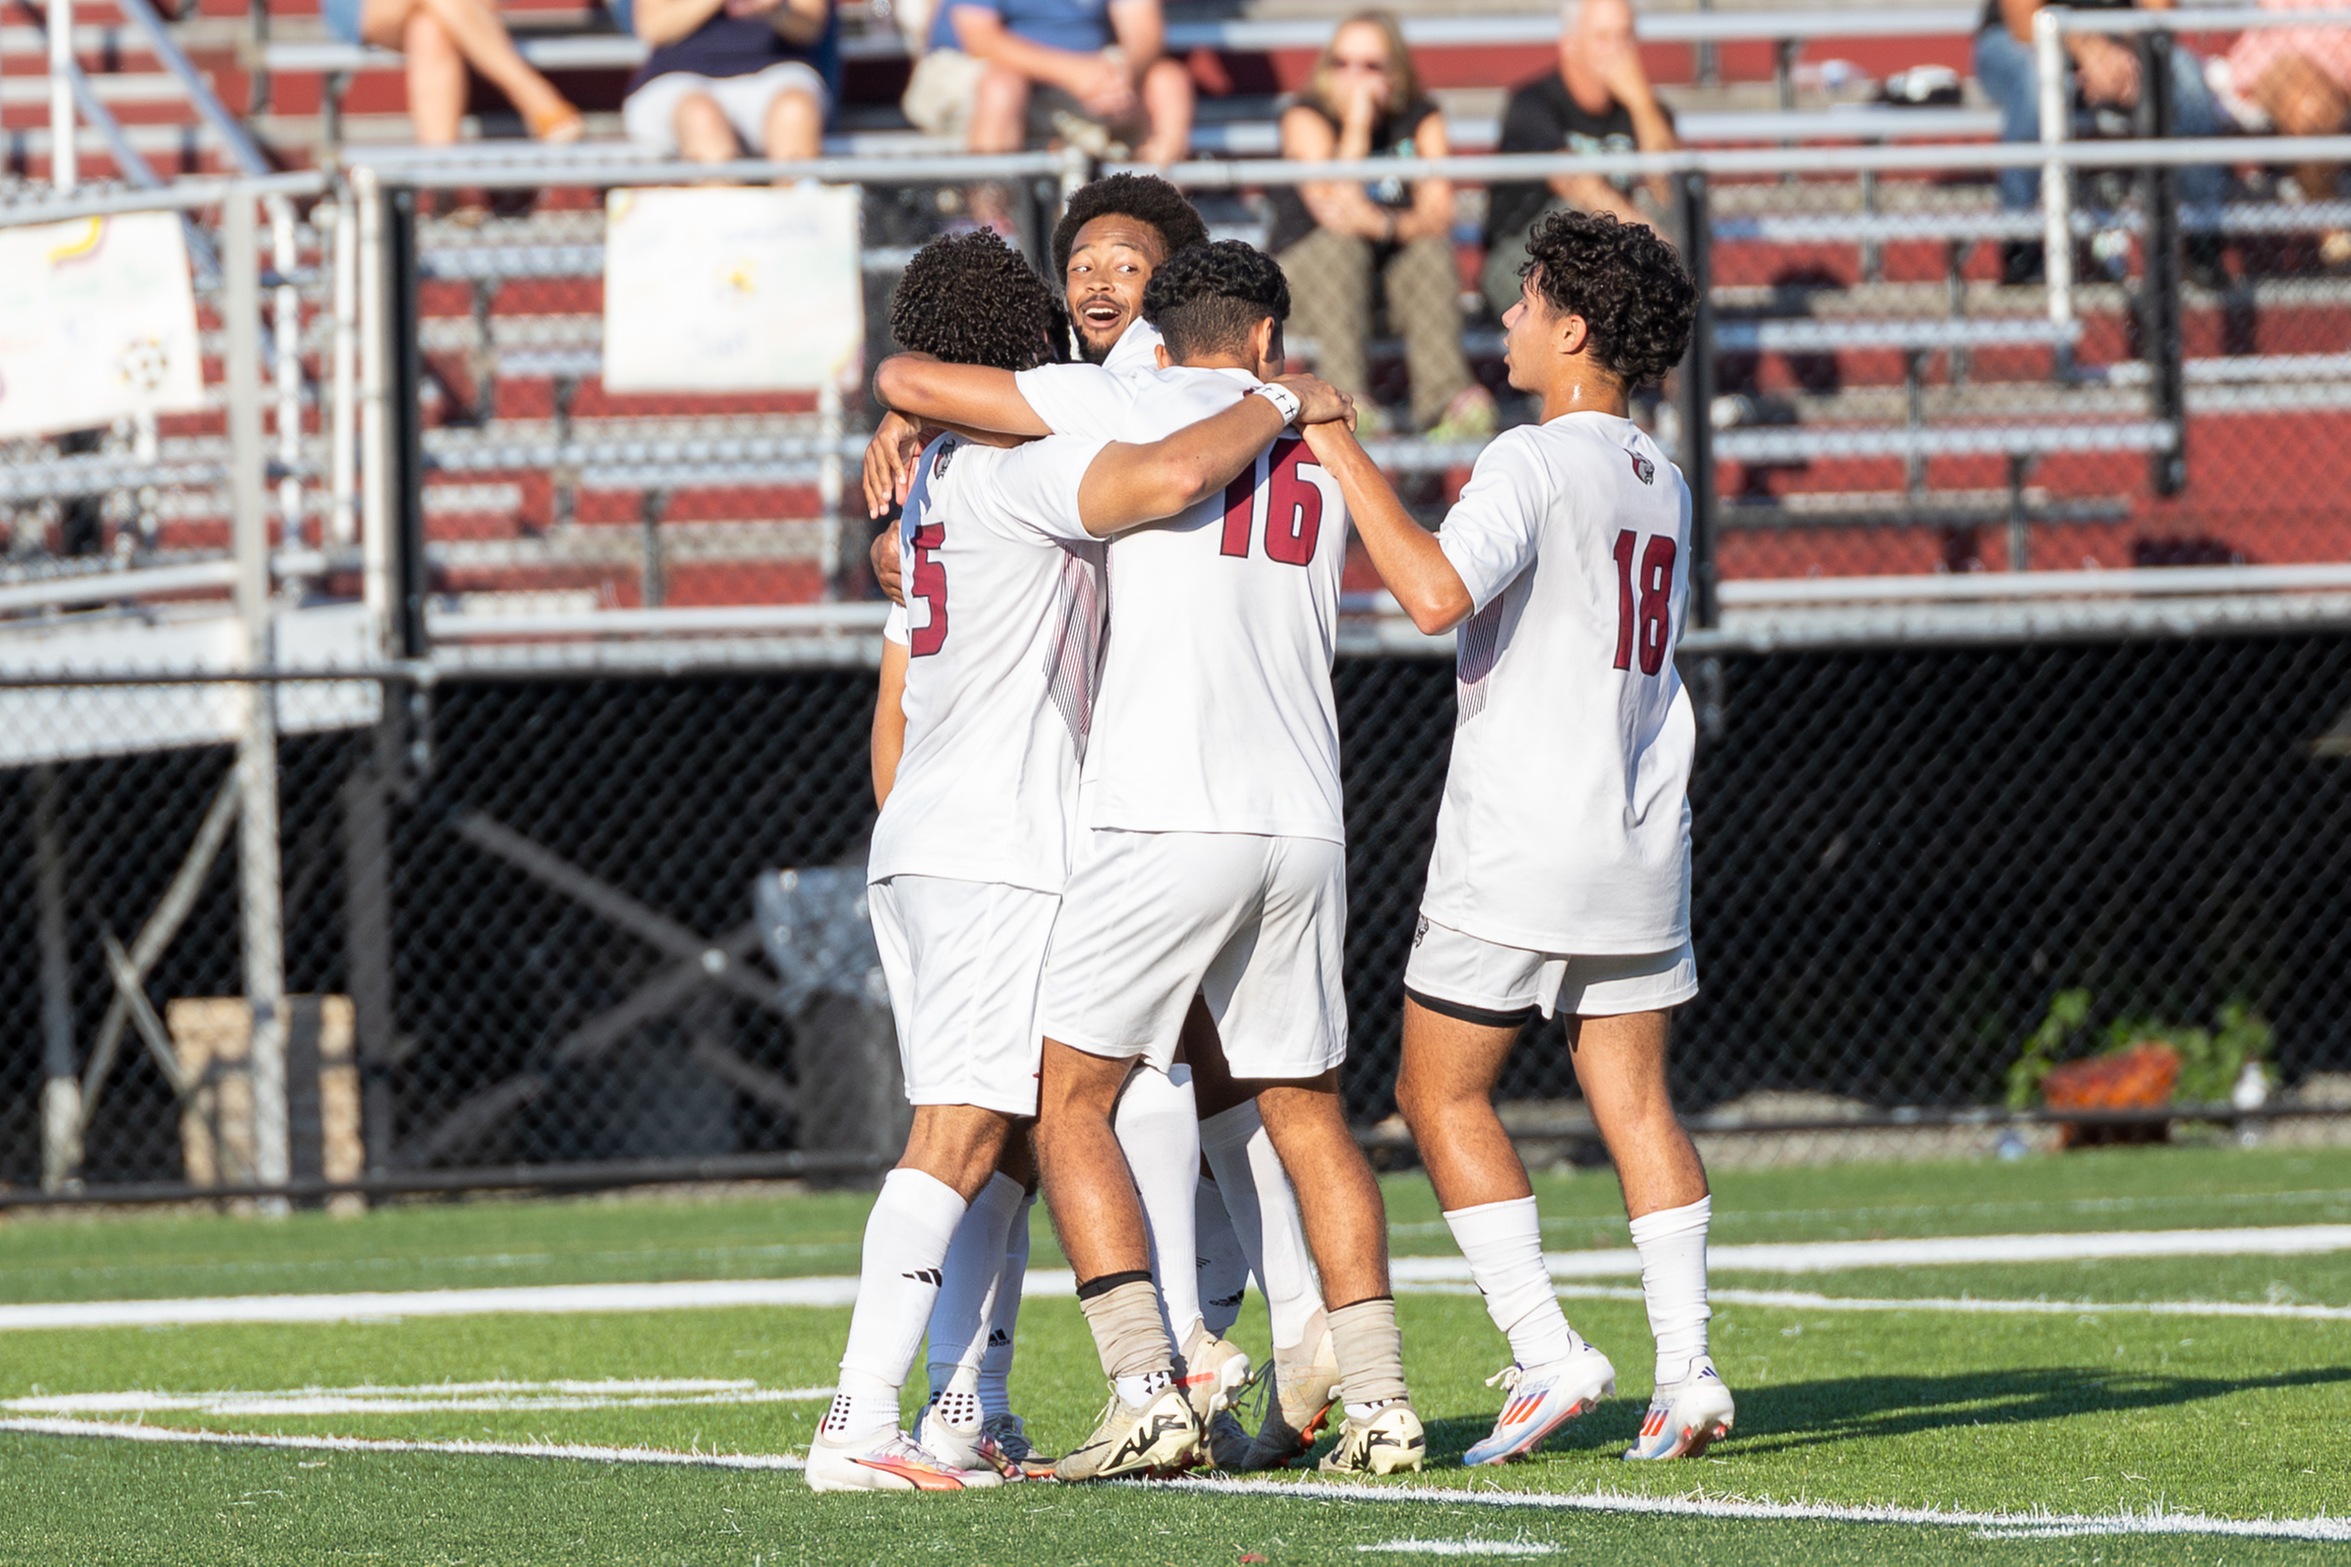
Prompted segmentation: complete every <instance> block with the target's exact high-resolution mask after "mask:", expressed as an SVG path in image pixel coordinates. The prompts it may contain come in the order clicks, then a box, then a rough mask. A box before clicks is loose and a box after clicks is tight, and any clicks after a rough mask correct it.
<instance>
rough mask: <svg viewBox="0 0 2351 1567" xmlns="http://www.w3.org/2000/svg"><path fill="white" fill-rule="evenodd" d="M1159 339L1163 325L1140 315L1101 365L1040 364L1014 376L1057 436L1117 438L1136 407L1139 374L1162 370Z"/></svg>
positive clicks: (1097, 438) (1121, 335)
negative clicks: (1131, 410) (1160, 327)
mask: <svg viewBox="0 0 2351 1567" xmlns="http://www.w3.org/2000/svg"><path fill="white" fill-rule="evenodd" d="M1159 341H1160V339H1159V328H1157V327H1155V326H1153V325H1152V324H1151V323H1150V322H1148V321H1145V320H1143V319H1142V318H1141V317H1140V316H1138V317H1136V318H1135V319H1134V320H1133V321H1130V322H1129V323H1127V329H1126V330H1125V331H1124V332H1122V333H1120V334H1119V339H1118V342H1117V343H1116V344H1114V345H1113V346H1112V348H1111V350H1110V355H1109V357H1108V358H1106V359H1104V360H1103V361H1102V362H1101V363H1100V364H1098V365H1093V364H1066V365H1038V366H1037V367H1036V368H1035V369H1033V370H1023V371H1021V372H1019V373H1018V374H1016V375H1015V376H1013V378H1012V380H1013V384H1014V385H1016V386H1018V387H1019V388H1020V395H1021V397H1022V398H1023V399H1024V400H1025V401H1026V402H1027V403H1028V405H1029V407H1030V408H1031V409H1032V410H1033V411H1034V412H1035V413H1036V416H1037V417H1038V418H1040V419H1042V420H1044V421H1045V428H1047V429H1048V430H1051V431H1052V432H1053V433H1054V434H1055V435H1084V436H1091V437H1092V438H1093V439H1095V440H1098V441H1114V440H1117V439H1118V438H1119V432H1120V431H1121V430H1123V429H1125V428H1126V421H1127V412H1128V410H1129V409H1131V408H1133V407H1134V403H1135V391H1136V387H1137V385H1138V382H1137V380H1136V378H1137V377H1139V376H1140V377H1148V376H1152V375H1156V374H1158V372H1159V357H1158V350H1159Z"/></svg>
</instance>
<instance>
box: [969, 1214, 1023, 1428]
mask: <svg viewBox="0 0 2351 1567" xmlns="http://www.w3.org/2000/svg"><path fill="white" fill-rule="evenodd" d="M1036 1205H1037V1194H1036V1193H1035V1192H1029V1193H1027V1194H1025V1195H1024V1196H1023V1197H1022V1198H1021V1200H1020V1207H1019V1208H1017V1209H1016V1210H1014V1212H1013V1215H1012V1225H1011V1227H1010V1229H1009V1230H1008V1231H1007V1232H1006V1234H1005V1237H1004V1266H1003V1270H1002V1271H1001V1272H999V1273H998V1274H997V1275H996V1293H995V1294H994V1295H993V1296H991V1297H990V1298H989V1301H988V1352H987V1353H986V1354H984V1355H982V1356H981V1357H980V1413H981V1414H982V1415H984V1416H986V1417H987V1418H988V1419H991V1420H993V1419H994V1418H995V1417H996V1416H998V1415H1008V1414H1010V1413H1012V1390H1011V1387H1010V1379H1011V1377H1012V1350H1013V1338H1014V1335H1015V1333H1016V1332H1017V1331H1018V1328H1019V1323H1020V1292H1021V1289H1022V1288H1023V1286H1024V1285H1026V1283H1027V1282H1028V1276H1029V1210H1030V1209H1032V1208H1034V1207H1036Z"/></svg>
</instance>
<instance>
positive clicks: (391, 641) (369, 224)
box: [351, 169, 400, 700]
mask: <svg viewBox="0 0 2351 1567" xmlns="http://www.w3.org/2000/svg"><path fill="white" fill-rule="evenodd" d="M351 205H352V206H353V207H355V208H357V209H358V210H357V212H356V213H355V215H354V216H355V218H356V221H355V222H354V224H353V228H354V230H355V232H354V234H353V237H352V242H353V245H354V247H355V248H356V251H357V257H356V262H357V265H356V272H357V276H356V277H355V279H354V283H355V285H356V287H357V291H358V300H357V310H358V326H357V329H356V334H355V335H356V336H357V338H358V349H359V393H358V396H359V453H358V459H359V483H360V488H359V559H360V563H361V575H360V581H361V584H362V587H361V593H362V597H363V598H364V599H365V601H366V604H367V622H368V629H369V632H370V634H371V637H372V639H373V643H374V651H375V653H376V654H377V656H379V657H382V656H385V655H388V654H389V653H390V652H391V651H392V650H393V649H394V648H396V647H398V646H399V635H398V632H397V630H396V628H397V626H398V625H399V615H400V574H399V565H398V555H397V548H398V546H397V544H396V543H395V540H394V528H395V524H394V522H393V520H392V481H393V476H394V472H395V464H394V462H393V460H392V411H391V407H390V402H389V398H390V388H391V385H392V365H391V359H392V347H391V335H390V334H391V328H390V327H389V325H388V324H387V323H386V320H385V313H386V312H387V311H388V310H389V309H390V304H389V300H388V297H387V296H388V294H389V291H390V287H391V282H390V279H389V277H388V276H387V271H388V263H387V259H386V256H385V250H384V192H383V188H382V187H381V186H379V185H378V184H377V183H376V174H375V170H373V169H354V170H353V171H352V174H351ZM389 696H390V693H388V692H387V693H386V697H387V700H388V699H389Z"/></svg>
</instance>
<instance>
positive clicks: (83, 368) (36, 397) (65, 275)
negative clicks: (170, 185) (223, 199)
mask: <svg viewBox="0 0 2351 1567" xmlns="http://www.w3.org/2000/svg"><path fill="white" fill-rule="evenodd" d="M203 406H204V375H203V365H202V363H201V362H200V361H199V359H198V357H197V346H196V295H195V290H194V289H193V288H191V287H190V286H189V283H188V244H187V238H186V236H185V235H184V234H183V233H182V232H181V229H180V220H179V218H178V217H177V216H176V215H175V214H172V213H169V212H131V213H123V214H121V215H119V216H115V217H107V218H76V219H73V220H71V221H69V222H65V223H41V224H35V225H32V226H30V227H26V228H10V229H0V436H19V435H47V434H51V433H53V432H56V431H60V430H87V429H93V428H98V427H101V426H105V425H109V424H112V423H113V422H114V421H115V420H117V419H122V418H128V417H130V416H132V415H134V414H167V413H192V412H194V411H196V410H198V409H200V408H202V407H203Z"/></svg>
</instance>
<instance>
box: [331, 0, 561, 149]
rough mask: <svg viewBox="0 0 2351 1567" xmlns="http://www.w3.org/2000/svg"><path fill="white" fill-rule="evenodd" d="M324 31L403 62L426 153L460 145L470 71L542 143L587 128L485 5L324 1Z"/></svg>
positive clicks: (468, 1) (479, 0)
mask: <svg viewBox="0 0 2351 1567" xmlns="http://www.w3.org/2000/svg"><path fill="white" fill-rule="evenodd" d="M325 13H326V23H327V29H328V30H329V31H330V32H332V33H333V34H334V35H335V36H336V37H337V38H340V39H342V40H343V41H344V42H345V43H352V44H356V43H370V44H373V45H375V46H376V47H377V48H379V49H396V50H398V51H399V52H400V53H402V54H404V55H406V56H407V57H408V118H409V120H410V121H411V122H412V123H413V124H414V125H415V126H416V139H417V140H418V141H420V142H422V143H424V144H425V145H426V146H428V147H445V146H448V145H450V144H451V143H453V142H455V141H456V140H457V133H458V130H459V128H460V127H461V126H462V125H463V124H464V121H465V100H466V95H467V92H468V90H469V89H470V87H471V83H470V82H469V80H468V79H467V75H466V68H467V67H468V66H470V67H472V68H473V69H474V70H476V71H479V72H480V73H481V74H482V76H483V77H484V78H485V79H486V80H487V81H489V82H490V84H491V85H492V86H494V87H496V88H497V89H498V90H499V91H500V92H502V93H504V94H506V98H507V101H508V102H510V103H512V104H513V105H514V108H515V112H516V113H518V114H520V115H521V116H522V121H523V124H524V125H525V126H526V127H528V128H529V130H530V133H531V134H532V135H533V136H535V137H537V138H538V139H539V140H540V141H552V142H564V141H578V140H579V139H580V133H581V132H582V131H583V130H585V129H586V123H585V122H584V121H583V120H582V119H581V118H580V111H579V110H577V109H575V108H573V107H572V106H571V104H570V102H569V101H568V100H566V99H565V98H564V96H563V94H561V93H559V92H557V91H556V90H555V84H554V83H553V82H550V81H549V80H547V78H546V77H544V76H541V75H540V74H539V73H538V72H537V71H535V70H533V69H532V68H531V64H530V62H529V61H528V60H525V59H524V58H523V57H522V55H521V54H520V53H518V52H517V51H516V50H515V47H514V40H513V39H512V38H511V37H509V36H507V32H506V24H505V23H504V22H501V21H500V20H498V13H497V11H496V10H495V9H494V8H493V7H492V6H490V5H489V4H487V3H485V0H326V3H325Z"/></svg>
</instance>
